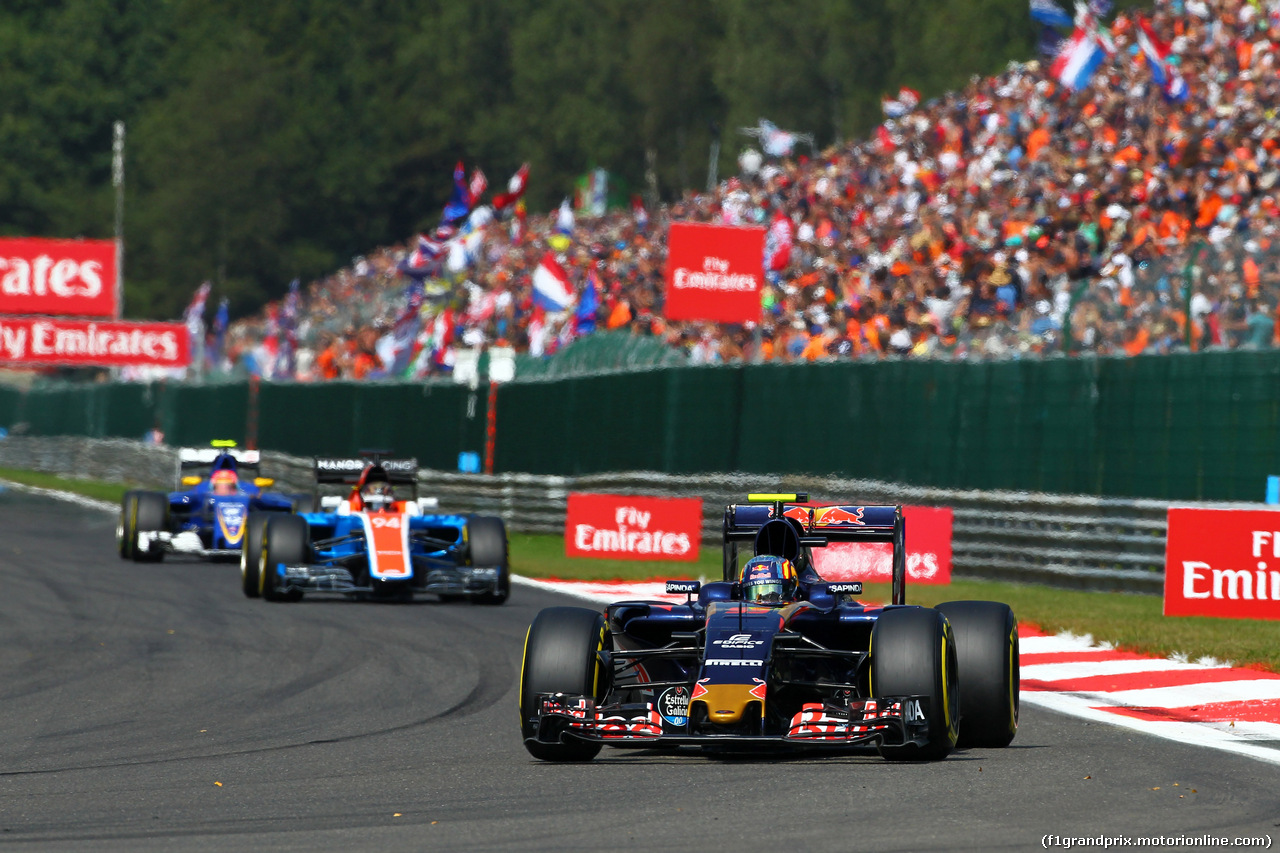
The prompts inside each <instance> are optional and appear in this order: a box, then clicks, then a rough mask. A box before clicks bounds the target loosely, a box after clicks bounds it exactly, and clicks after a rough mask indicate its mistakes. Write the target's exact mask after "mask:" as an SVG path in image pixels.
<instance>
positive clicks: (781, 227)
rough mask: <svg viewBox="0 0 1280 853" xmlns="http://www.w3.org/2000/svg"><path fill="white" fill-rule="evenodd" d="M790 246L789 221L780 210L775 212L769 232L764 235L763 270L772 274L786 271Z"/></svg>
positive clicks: (789, 259)
mask: <svg viewBox="0 0 1280 853" xmlns="http://www.w3.org/2000/svg"><path fill="white" fill-rule="evenodd" d="M791 246H792V234H791V220H790V219H789V218H788V217H787V215H786V214H785V213H783V212H782V211H781V210H778V211H775V212H774V214H773V222H772V223H770V225H769V232H768V233H767V234H766V235H765V241H764V266H765V269H768V270H772V271H773V272H778V271H780V270H784V269H786V268H787V264H789V263H791Z"/></svg>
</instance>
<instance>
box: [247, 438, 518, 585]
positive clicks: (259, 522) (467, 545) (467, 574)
mask: <svg viewBox="0 0 1280 853" xmlns="http://www.w3.org/2000/svg"><path fill="white" fill-rule="evenodd" d="M417 472H418V466H417V461H416V460H413V459H384V458H381V457H380V456H374V457H373V458H372V459H324V458H317V459H316V460H315V476H316V503H318V504H319V505H320V507H321V511H319V512H307V513H301V514H299V515H296V516H277V515H266V514H264V515H257V514H255V515H252V516H250V518H249V524H248V534H247V539H246V544H245V548H244V552H243V554H242V556H241V560H240V573H241V585H242V588H243V591H244V594H245V595H246V596H248V597H250V598H258V597H262V598H265V599H267V600H269V601H298V600H300V599H301V598H302V597H303V595H305V594H307V593H337V594H340V595H344V596H347V597H350V598H382V599H411V598H413V597H415V596H416V595H419V594H433V595H436V596H438V597H439V598H440V599H441V600H446V601H447V600H452V599H461V598H467V599H470V600H471V601H472V602H474V603H477V604H502V603H503V602H505V601H506V600H507V596H508V595H509V594H510V590H511V570H510V567H509V566H508V562H507V533H506V528H505V527H504V525H503V523H502V519H500V518H493V517H490V516H482V515H454V514H446V513H436V512H427V510H428V509H429V508H431V507H432V506H433V505H434V500H433V499H428V498H419V497H418V494H417V483H418V476H417ZM323 485H337V486H342V487H350V490H349V492H348V493H347V495H346V496H345V497H340V496H336V495H330V496H325V497H321V496H320V487H321V486H323ZM396 489H399V490H400V491H401V493H405V492H407V493H408V494H409V495H410V496H409V497H408V498H407V499H397V497H396V495H395V490H396Z"/></svg>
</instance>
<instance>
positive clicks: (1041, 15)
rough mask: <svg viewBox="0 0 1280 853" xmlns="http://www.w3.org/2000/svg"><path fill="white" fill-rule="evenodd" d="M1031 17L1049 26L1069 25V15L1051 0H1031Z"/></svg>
mask: <svg viewBox="0 0 1280 853" xmlns="http://www.w3.org/2000/svg"><path fill="white" fill-rule="evenodd" d="M1031 18H1032V20H1035V21H1039V22H1040V23H1042V24H1045V25H1046V26H1050V27H1069V26H1071V23H1072V21H1071V16H1070V15H1068V14H1067V12H1066V10H1065V9H1063V8H1062V7H1061V6H1059V5H1058V4H1057V3H1055V2H1053V0H1031Z"/></svg>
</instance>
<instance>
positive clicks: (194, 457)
mask: <svg viewBox="0 0 1280 853" xmlns="http://www.w3.org/2000/svg"><path fill="white" fill-rule="evenodd" d="M224 453H225V454H226V455H227V456H230V457H231V458H232V459H234V460H236V467H237V468H255V469H256V468H258V467H260V466H261V464H262V457H261V454H259V453H258V451H256V450H239V449H237V448H234V447H183V448H182V449H180V450H179V451H178V467H179V468H180V469H182V470H183V471H187V470H190V469H192V468H208V467H209V466H210V465H212V464H213V463H214V460H216V459H217V458H218V457H219V456H221V455H222V454H224Z"/></svg>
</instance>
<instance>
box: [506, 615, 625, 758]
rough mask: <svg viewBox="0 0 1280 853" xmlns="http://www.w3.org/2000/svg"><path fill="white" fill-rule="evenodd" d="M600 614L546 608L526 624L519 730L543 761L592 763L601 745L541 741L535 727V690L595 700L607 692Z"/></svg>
mask: <svg viewBox="0 0 1280 853" xmlns="http://www.w3.org/2000/svg"><path fill="white" fill-rule="evenodd" d="M608 636H609V635H608V632H607V631H606V630H605V624H604V615H603V614H602V613H600V612H599V611H596V610H588V609H587V608H585V607H548V608H546V609H545V610H543V611H542V612H541V613H539V614H538V616H537V618H535V619H534V620H533V625H531V626H530V627H529V633H528V635H527V636H526V638H525V643H524V663H523V665H522V666H521V669H520V734H521V735H522V736H523V737H524V739H525V740H524V746H525V749H527V750H529V754H530V755H532V756H533V757H534V758H537V759H541V760H542V761H590V760H591V759H592V758H595V757H596V754H597V753H599V752H600V744H598V743H590V742H588V741H580V740H573V739H569V740H567V741H565V742H563V743H539V742H537V741H535V740H533V738H534V737H535V736H536V735H537V733H538V732H537V727H536V725H535V724H534V723H533V722H532V721H533V720H534V719H535V718H536V716H537V710H538V709H537V696H538V694H539V693H568V694H572V695H575V696H591V697H594V698H595V699H596V700H597V701H599V700H601V699H603V698H604V695H605V693H606V692H607V691H608V684H607V681H606V676H607V674H606V673H605V672H604V668H603V666H602V665H601V663H600V657H599V652H600V651H601V650H603V649H604V648H605V644H606V643H607V642H608Z"/></svg>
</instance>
